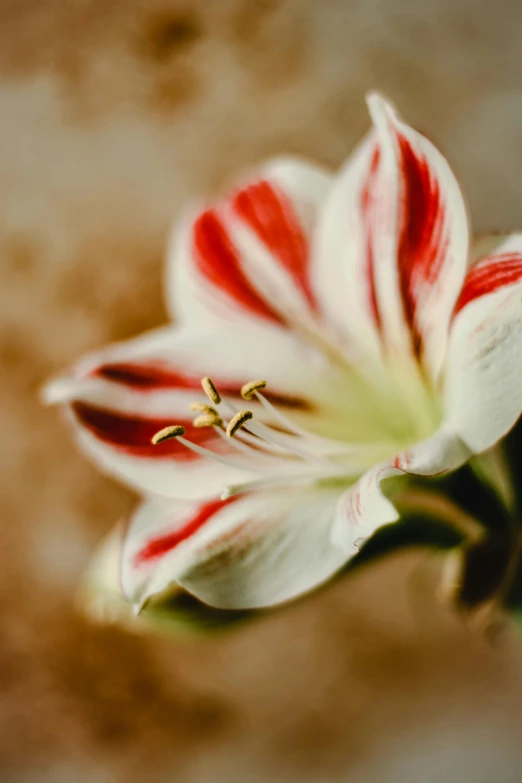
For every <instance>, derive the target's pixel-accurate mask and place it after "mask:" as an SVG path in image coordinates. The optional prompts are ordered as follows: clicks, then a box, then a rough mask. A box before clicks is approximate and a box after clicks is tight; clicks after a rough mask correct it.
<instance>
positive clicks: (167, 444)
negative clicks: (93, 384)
mask: <svg viewBox="0 0 522 783" xmlns="http://www.w3.org/2000/svg"><path fill="white" fill-rule="evenodd" d="M71 410H72V412H73V413H74V415H75V417H76V419H77V421H78V422H79V424H80V425H81V426H83V427H85V429H86V430H88V431H89V432H90V434H91V435H94V437H95V438H97V439H98V440H100V441H102V443H106V444H107V445H109V446H111V447H112V448H114V449H117V450H118V451H121V452H124V453H125V454H129V455H131V456H134V457H150V458H155V459H157V458H164V457H170V458H174V459H175V460H179V461H182V462H188V461H192V460H197V459H201V457H200V456H199V455H198V454H195V453H194V452H193V451H191V450H190V449H188V448H187V447H186V446H184V445H183V444H182V443H179V441H177V440H175V439H174V440H167V441H164V442H163V443H159V444H158V445H157V446H154V445H153V444H152V443H151V442H150V440H151V438H152V436H153V435H155V434H156V432H159V430H162V429H163V428H164V427H168V426H169V425H171V424H172V423H173V421H172V419H159V418H158V419H149V418H145V417H140V416H131V415H127V414H123V413H117V412H115V411H111V410H108V409H106V408H98V407H96V406H94V405H89V404H87V403H85V402H75V403H73V404H72V405H71ZM174 423H176V424H182V425H183V426H184V427H185V429H186V431H187V433H186V437H187V439H189V440H191V441H192V442H193V443H197V444H198V445H201V446H211V445H213V444H214V443H216V442H220V439H219V438H218V437H217V435H215V434H214V433H213V431H212V430H209V429H207V428H205V429H200V428H196V427H193V426H192V422H191V421H190V420H188V421H180V420H179V419H176V421H175V422H174Z"/></svg>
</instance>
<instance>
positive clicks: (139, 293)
mask: <svg viewBox="0 0 522 783" xmlns="http://www.w3.org/2000/svg"><path fill="white" fill-rule="evenodd" d="M521 43H522V5H521V4H520V3H519V2H517V0H501V1H500V2H497V3H495V4H492V3H489V2H486V1H485V0H482V2H472V0H417V2H413V0H411V1H410V0H389V2H384V0H201V1H199V0H184V2H174V1H173V0H172V1H171V2H169V1H168V0H164V1H163V2H155V1H154V2H150V0H149V2H147V1H146V0H142V1H141V2H140V0H12V2H9V0H0V71H1V76H0V139H1V144H0V183H1V190H0V193H1V195H0V204H1V208H0V264H1V289H0V308H1V327H2V328H1V341H0V362H1V365H2V382H1V384H0V417H1V426H0V432H1V433H2V438H1V446H0V463H1V467H2V471H1V482H0V495H1V509H2V519H1V523H2V529H1V537H0V780H2V783H70V782H71V781H72V782H75V781H78V783H83V782H84V781H88V782H89V783H91V782H92V783H113V782H115V783H119V782H120V781H122V782H123V781H125V782H127V781H129V782H130V783H134V782H135V781H136V783H138V782H140V781H152V782H153V783H156V781H157V783H163V782H164V781H165V782H167V781H169V783H170V781H174V780H175V781H176V782H177V783H210V782H211V781H212V783H214V782H215V783H221V781H223V782H225V781H227V783H228V782H229V781H238V782H239V783H250V781H251V782H252V783H258V782H259V783H261V781H267V780H271V781H281V782H283V781H292V782H293V781H300V783H308V782H310V783H322V781H330V780H331V781H338V780H343V781H348V783H350V782H351V781H357V782H358V783H359V782H360V781H363V780H364V781H365V783H384V781H386V783H395V782H397V783H399V781H400V783H410V781H411V783H421V781H422V783H439V781H441V780H448V781H454V782H455V783H457V782H458V783H467V781H470V783H471V782H473V783H489V782H490V781H493V780H494V781H500V780H501V781H503V782H504V783H508V782H509V781H514V782H515V781H519V780H521V779H522V748H521V747H520V726H521V720H522V667H521V663H522V658H521V655H520V653H519V651H518V646H517V644H518V643H517V642H516V641H515V640H514V639H513V638H511V636H510V634H509V633H507V634H506V635H505V637H504V639H503V642H502V644H501V645H500V646H499V647H498V648H495V649H494V648H491V647H490V646H488V645H487V644H485V643H484V642H482V641H480V640H478V639H477V638H475V637H474V636H473V635H472V634H471V633H470V632H469V631H467V630H466V629H465V628H464V627H463V626H462V624H460V623H459V622H458V621H457V620H454V619H451V618H449V617H448V616H447V615H446V614H445V612H444V611H443V610H441V609H437V608H436V606H435V605H434V604H433V599H432V598H431V597H430V588H429V585H427V586H426V585H425V584H423V581H422V580H420V582H419V580H418V579H417V578H416V577H417V575H418V573H419V562H420V561H421V560H422V558H423V555H421V554H420V553H417V554H415V553H412V554H410V555H408V556H405V557H403V558H402V559H395V560H390V561H388V562H386V563H383V564H382V565H381V566H380V567H378V568H376V569H375V570H371V571H361V572H360V573H359V574H357V575H354V577H353V578H351V579H347V580H346V581H345V582H344V583H342V584H339V585H336V586H335V587H334V588H332V589H329V590H327V591H325V592H324V593H322V594H321V595H317V596H315V597H314V598H313V599H311V600H309V601H307V602H305V603H302V604H300V605H298V606H296V607H295V608H293V609H292V610H291V611H288V612H286V613H284V614H283V615H279V616H276V617H274V618H272V619H269V620H266V621H264V622H263V623H261V624H258V625H254V626H251V627H248V628H246V629H245V630H244V631H242V632H240V633H239V634H238V635H237V636H230V637H223V638H221V639H217V640H212V641H209V642H207V643H205V644H197V643H195V642H190V641H183V642H181V641H176V640H175V639H169V638H154V637H149V636H147V635H141V634H137V633H133V632H130V631H125V630H123V629H118V628H115V627H99V626H96V625H95V624H93V623H91V622H90V621H88V620H86V619H85V618H83V617H81V616H79V615H78V614H77V612H76V611H75V609H74V608H73V605H72V601H73V595H74V591H75V588H76V585H77V583H78V580H79V578H80V576H81V574H82V572H83V570H84V568H85V565H86V563H87V562H88V559H89V556H90V553H91V552H92V549H93V547H94V546H95V545H96V543H97V541H98V540H99V539H100V537H101V536H102V535H103V534H104V533H105V532H106V531H108V530H109V529H110V527H111V526H112V525H113V523H114V522H115V521H116V520H117V519H118V518H119V517H120V516H121V514H122V513H124V512H125V511H126V510H127V509H128V508H129V506H130V504H131V503H132V498H131V496H130V494H129V493H127V492H126V491H124V490H123V489H122V488H120V487H118V486H116V485H115V484H114V483H113V482H111V481H109V480H107V479H104V478H103V477H101V476H100V475H99V474H98V473H97V471H96V470H95V469H94V468H93V467H92V466H91V465H89V464H88V463H87V462H86V461H84V459H83V458H82V457H81V456H80V455H78V454H77V453H76V452H75V449H74V446H73V444H72V443H71V441H70V439H69V437H68V435H67V433H66V432H65V431H64V429H63V428H62V425H61V423H60V422H59V420H58V417H57V415H56V412H55V411H52V410H51V411H48V410H42V409H41V408H40V406H39V403H38V400H37V390H38V388H39V387H40V385H41V384H42V382H43V381H44V380H45V379H46V378H47V377H48V376H49V375H50V374H52V373H53V372H55V371H56V370H58V369H61V368H62V367H63V366H65V365H67V364H68V363H69V362H70V361H71V360H72V359H74V358H75V357H76V356H78V355H79V354H81V353H82V352H84V351H86V350H88V349H91V348H93V347H95V346H97V345H99V344H102V343H105V342H107V341H109V340H112V339H115V338H123V337H127V336H131V335H133V334H135V333H136V332H139V331H141V330H143V329H145V328H148V327H151V326H154V325H156V324H159V323H161V322H162V321H163V319H164V317H165V316H164V311H163V305H162V300H161V274H162V267H161V264H162V253H163V248H164V245H165V239H166V232H167V230H168V228H169V225H170V222H171V220H172V218H173V216H174V215H175V214H176V211H177V210H178V208H179V207H180V205H181V204H182V203H183V202H184V200H185V199H187V197H191V196H193V195H195V194H200V193H204V192H209V191H211V190H212V189H214V188H215V187H217V186H218V185H219V184H220V182H221V181H222V179H223V178H225V177H227V176H229V175H230V174H231V173H232V172H234V171H236V170H237V169H238V168H241V167H242V166H244V165H246V164H250V163H252V162H254V161H256V160H258V159H260V158H263V157H266V156H270V155H272V154H274V153H276V154H277V153H280V152H285V151H286V152H290V153H292V152H293V153H300V154H304V155H307V156H311V157H314V158H317V159H319V160H321V161H323V162H324V163H327V164H332V165H337V164H339V163H340V162H341V161H342V159H343V158H344V157H345V155H346V154H347V153H348V152H349V151H350V149H351V147H352V145H353V144H354V142H355V141H356V140H357V139H358V137H359V136H360V135H361V134H362V132H363V131H364V129H365V128H366V127H367V125H368V118H367V116H366V110H365V106H364V102H363V95H364V92H365V91H366V90H367V89H369V88H378V89H380V90H381V91H383V92H384V93H385V94H387V95H388V96H389V97H390V98H392V99H393V100H394V101H395V102H396V103H397V105H398V106H399V108H400V110H401V112H402V114H403V115H404V117H405V118H407V119H408V120H409V121H410V122H411V123H412V124H414V125H416V126H418V127H419V128H420V129H426V130H428V132H429V134H430V136H431V137H432V138H434V139H435V140H436V141H437V143H438V144H439V146H441V147H442V148H443V149H444V151H445V152H446V154H447V155H448V157H449V158H450V160H451V161H452V163H453V164H454V167H455V169H456V171H457V174H458V175H459V177H460V179H461V181H462V184H463V187H464V190H465V192H466V193H467V196H468V198H469V203H470V207H471V211H472V214H473V218H474V223H475V227H476V229H477V230H479V231H484V230H489V229H496V230H506V229H513V228H522V143H521V139H522V58H521V56H520V51H521Z"/></svg>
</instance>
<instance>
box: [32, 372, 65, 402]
mask: <svg viewBox="0 0 522 783" xmlns="http://www.w3.org/2000/svg"><path fill="white" fill-rule="evenodd" d="M38 398H39V400H40V403H41V404H42V405H45V406H50V405H58V404H59V403H63V402H68V401H69V400H70V399H71V389H70V386H69V385H68V384H67V382H66V381H65V379H64V378H55V379H54V380H52V381H49V382H48V383H46V384H45V385H44V386H43V387H42V388H41V389H40V392H39V394H38Z"/></svg>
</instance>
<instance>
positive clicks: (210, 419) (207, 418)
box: [192, 413, 223, 427]
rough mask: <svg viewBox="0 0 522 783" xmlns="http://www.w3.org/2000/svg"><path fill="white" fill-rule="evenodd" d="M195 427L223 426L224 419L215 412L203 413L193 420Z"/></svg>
mask: <svg viewBox="0 0 522 783" xmlns="http://www.w3.org/2000/svg"><path fill="white" fill-rule="evenodd" d="M192 424H193V425H194V427H222V426H223V419H222V418H221V416H218V415H217V414H215V413H202V414H201V415H200V416H196V418H195V419H194V421H193V422H192Z"/></svg>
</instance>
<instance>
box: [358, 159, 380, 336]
mask: <svg viewBox="0 0 522 783" xmlns="http://www.w3.org/2000/svg"><path fill="white" fill-rule="evenodd" d="M380 157H381V154H380V150H379V147H375V150H374V152H373V155H372V159H371V163H370V168H369V171H368V179H367V180H366V183H365V186H364V188H363V190H362V193H361V217H362V222H363V226H364V237H365V246H366V275H367V282H368V291H369V306H370V312H371V314H372V317H373V320H374V322H375V325H376V326H377V329H378V330H379V331H381V326H382V320H381V313H380V310H379V302H378V300H377V289H376V287H375V259H374V252H373V239H372V234H373V227H372V208H373V205H374V201H375V194H376V188H377V187H378V182H377V176H378V171H379V162H380Z"/></svg>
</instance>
